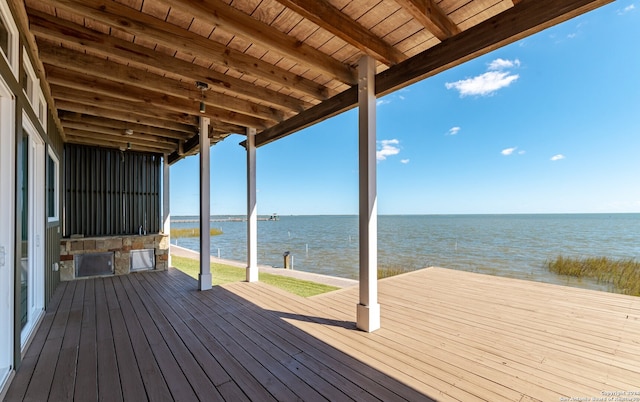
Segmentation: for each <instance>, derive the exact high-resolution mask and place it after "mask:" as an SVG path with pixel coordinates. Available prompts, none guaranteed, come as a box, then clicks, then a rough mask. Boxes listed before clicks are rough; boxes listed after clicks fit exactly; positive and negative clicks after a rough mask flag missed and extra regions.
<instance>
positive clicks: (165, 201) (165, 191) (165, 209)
mask: <svg viewBox="0 0 640 402" xmlns="http://www.w3.org/2000/svg"><path fill="white" fill-rule="evenodd" d="M162 161H163V169H162V232H163V233H164V234H165V235H167V236H168V239H167V241H168V242H169V247H171V205H170V203H171V201H170V197H169V189H170V186H171V184H170V181H169V178H170V173H171V166H169V154H164V157H163V158H162ZM170 266H171V253H169V255H167V267H170Z"/></svg>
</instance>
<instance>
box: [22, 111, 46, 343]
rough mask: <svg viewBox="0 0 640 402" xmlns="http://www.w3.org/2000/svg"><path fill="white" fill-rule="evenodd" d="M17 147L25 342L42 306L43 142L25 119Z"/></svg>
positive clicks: (24, 118) (23, 338)
mask: <svg viewBox="0 0 640 402" xmlns="http://www.w3.org/2000/svg"><path fill="white" fill-rule="evenodd" d="M23 124H24V130H23V133H22V139H21V143H20V147H18V148H19V159H20V160H19V162H18V167H19V174H18V181H19V183H18V191H20V196H19V197H18V199H19V202H20V207H21V208H20V210H21V215H20V225H21V236H20V239H19V240H20V255H19V258H20V273H19V278H18V279H19V280H20V309H19V317H20V326H21V345H22V346H23V347H24V345H25V344H26V343H27V340H28V339H29V337H30V336H31V334H32V332H33V330H34V328H35V325H36V323H37V322H38V320H39V319H40V317H41V316H42V314H43V307H44V244H43V242H44V207H45V202H44V162H45V155H44V143H43V142H42V140H41V139H40V136H39V135H38V132H37V131H36V129H35V127H34V126H33V124H32V123H31V122H30V120H29V119H28V117H27V116H25V115H23Z"/></svg>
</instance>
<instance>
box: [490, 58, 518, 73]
mask: <svg viewBox="0 0 640 402" xmlns="http://www.w3.org/2000/svg"><path fill="white" fill-rule="evenodd" d="M513 67H520V60H518V59H515V60H505V59H495V60H494V61H492V62H491V63H489V67H488V68H489V70H506V69H508V68H513Z"/></svg>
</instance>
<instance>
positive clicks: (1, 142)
mask: <svg viewBox="0 0 640 402" xmlns="http://www.w3.org/2000/svg"><path fill="white" fill-rule="evenodd" d="M14 105H15V104H14V101H13V98H12V96H11V92H10V91H9V88H8V87H7V86H6V84H5V83H4V81H3V80H2V79H1V78H0V222H2V224H0V389H2V387H3V385H4V384H5V383H6V381H7V379H8V376H9V374H10V372H11V368H12V366H13V339H14V337H13V335H14V320H13V311H14V291H13V290H14V281H13V278H14V276H13V272H14V259H13V250H14V239H13V236H14V234H13V227H14V226H13V224H11V222H14V218H13V217H14V211H15V205H14V201H13V200H14V194H15V192H14V185H15V167H14V161H15V155H14V152H15V140H14V138H15V123H14V120H15V118H14V117H15V115H14V113H15V112H14V110H15V109H14V107H15V106H14Z"/></svg>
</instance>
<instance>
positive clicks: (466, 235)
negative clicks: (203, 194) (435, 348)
mask: <svg viewBox="0 0 640 402" xmlns="http://www.w3.org/2000/svg"><path fill="white" fill-rule="evenodd" d="M215 218H217V219H226V218H242V217H237V216H232V217H228V216H221V217H214V219H215ZM173 220H174V222H173V223H172V227H173V228H180V227H197V226H198V223H197V222H193V220H197V217H174V218H173ZM185 220H187V221H189V220H192V222H184V221H185ZM181 221H182V222H181ZM246 226H247V225H246V222H238V221H216V222H212V223H211V227H215V228H220V229H221V230H222V232H223V234H222V235H219V236H213V237H212V238H211V254H212V255H214V256H217V255H218V251H219V252H220V257H222V258H226V259H232V260H240V261H246ZM176 241H177V244H178V245H180V246H182V247H186V248H189V249H193V250H199V241H198V239H197V238H180V239H172V243H173V244H176ZM285 251H289V252H290V253H291V255H292V256H293V265H294V269H297V270H302V271H310V272H317V273H322V274H328V275H335V276H340V277H345V278H357V276H358V217H357V216H324V215H323V216H281V217H279V220H278V221H260V222H258V263H259V264H265V265H272V266H275V267H282V266H283V253H284V252H285ZM559 255H563V256H573V257H586V256H606V257H611V258H634V259H638V257H640V214H549V215H540V214H535V215H383V216H379V217H378V266H379V267H380V268H403V269H405V270H415V269H420V268H424V267H429V266H439V267H445V268H452V269H459V270H465V271H472V272H480V273H487V274H493V275H499V276H507V277H513V278H520V279H529V280H535V281H541V282H550V283H557V284H568V285H572V286H582V287H587V288H592V289H601V290H604V289H606V286H604V285H599V284H597V283H595V282H593V281H589V280H584V279H583V280H579V279H574V278H567V277H563V276H558V275H556V274H553V273H550V272H549V271H548V270H547V269H546V267H545V261H547V260H549V259H553V258H555V257H556V256H559Z"/></svg>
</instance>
